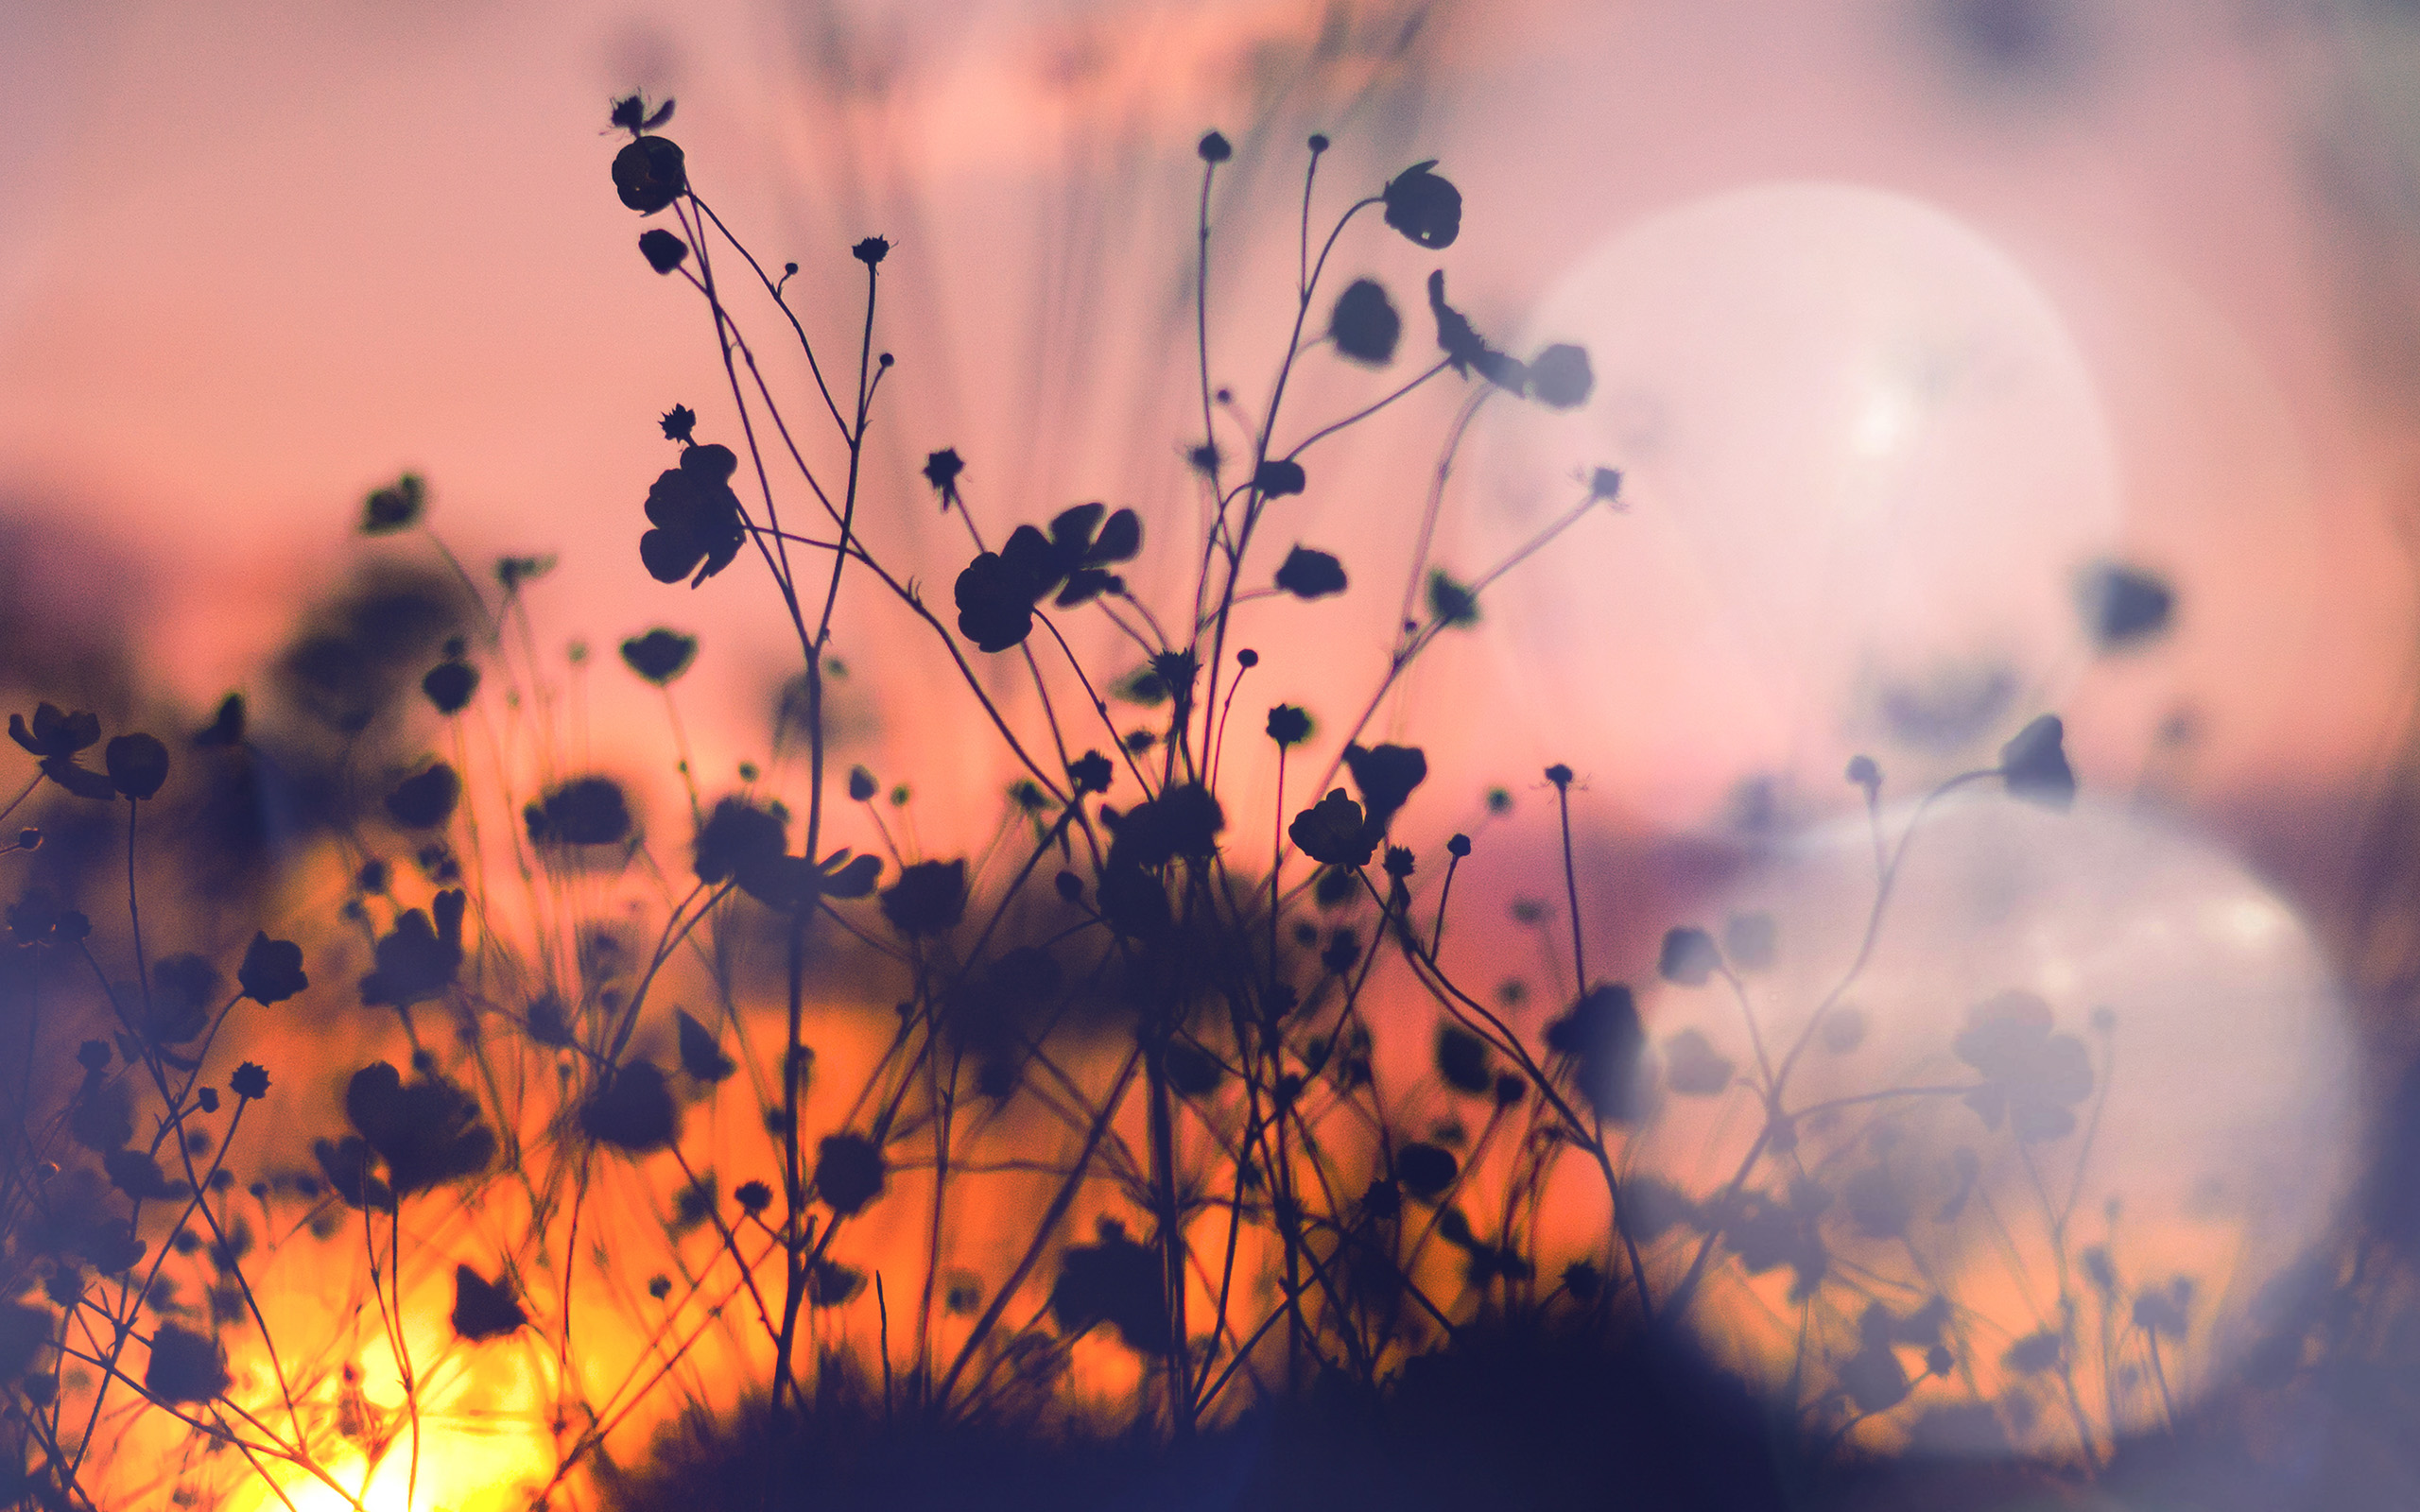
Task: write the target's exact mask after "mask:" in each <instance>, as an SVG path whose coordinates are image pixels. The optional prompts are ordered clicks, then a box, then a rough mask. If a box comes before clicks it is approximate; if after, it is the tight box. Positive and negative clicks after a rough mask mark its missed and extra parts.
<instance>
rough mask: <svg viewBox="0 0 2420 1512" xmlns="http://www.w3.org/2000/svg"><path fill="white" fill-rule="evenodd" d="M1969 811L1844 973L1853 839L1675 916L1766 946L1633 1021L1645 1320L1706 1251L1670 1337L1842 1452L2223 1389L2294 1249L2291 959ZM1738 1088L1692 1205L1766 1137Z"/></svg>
mask: <svg viewBox="0 0 2420 1512" xmlns="http://www.w3.org/2000/svg"><path fill="white" fill-rule="evenodd" d="M1979 786H1980V784H1978V788H1979ZM1969 791H1970V793H1971V796H1964V797H1959V798H1953V799H1947V800H1945V801H1944V802H1942V803H1939V804H1936V805H1934V806H1933V807H1931V808H1930V809H1929V810H1928V811H1927V813H1926V814H1925V815H1924V816H1923V818H1922V821H1921V823H1920V825H1919V826H1918V828H1917V829H1916V831H1915V833H1914V835H1913V839H1912V841H1911V842H1910V845H1909V847H1908V849H1907V851H1906V852H1905V859H1904V861H1903V862H1902V863H1901V864H1900V865H1899V868H1898V870H1897V872H1896V874H1895V877H1894V879H1893V887H1892V890H1891V893H1890V896H1889V900H1888V902H1887V905H1886V906H1885V907H1884V908H1883V910H1882V911H1881V913H1880V915H1879V922H1878V924H1876V926H1875V929H1874V934H1873V939H1872V948H1871V951H1870V954H1868V955H1867V957H1866V959H1865V961H1864V963H1863V965H1862V966H1861V967H1858V968H1857V969H1856V970H1855V971H1854V975H1853V977H1852V976H1851V971H1852V967H1853V965H1854V963H1855V962H1856V961H1857V957H1858V950H1859V947H1860V943H1861V942H1862V941H1863V940H1864V939H1865V936H1866V932H1867V928H1868V922H1869V919H1870V918H1872V917H1873V903H1874V899H1875V897H1876V876H1877V869H1878V852H1877V843H1876V834H1875V833H1874V831H1873V830H1872V829H1871V828H1870V827H1869V826H1868V825H1867V824H1866V823H1865V822H1864V821H1863V820H1862V819H1859V820H1858V821H1854V822H1842V823H1839V824H1834V825H1830V826H1827V827H1824V828H1823V829H1820V830H1818V831H1816V832H1814V833H1810V834H1808V835H1806V837H1805V838H1804V839H1802V840H1800V841H1798V842H1796V843H1794V844H1790V845H1788V846H1785V847H1783V848H1781V849H1780V850H1778V851H1776V852H1775V853H1774V854H1773V856H1772V859H1771V860H1770V861H1769V862H1768V863H1767V864H1766V865H1765V866H1764V867H1763V868H1761V869H1760V870H1758V871H1757V872H1755V874H1753V875H1751V876H1749V877H1747V878H1746V879H1744V880H1743V881H1741V882H1740V883H1739V884H1738V885H1737V887H1736V888H1734V889H1733V890H1732V891H1731V892H1730V894H1729V895H1728V896H1727V897H1725V898H1724V899H1722V900H1721V901H1720V904H1719V905H1718V906H1717V907H1716V908H1715V909H1713V910H1711V911H1710V913H1709V916H1708V917H1707V918H1706V919H1705V926H1706V927H1707V929H1708V931H1709V933H1710V934H1711V935H1712V936H1714V938H1715V939H1716V940H1718V941H1720V940H1722V939H1724V937H1725V936H1726V922H1727V920H1729V919H1734V918H1742V919H1759V918H1762V919H1770V920H1771V922H1772V931H1771V936H1770V937H1771V941H1772V949H1771V955H1770V959H1769V960H1766V959H1764V958H1763V957H1762V956H1761V954H1760V953H1759V952H1758V951H1757V950H1756V949H1755V946H1756V944H1757V943H1758V940H1757V936H1758V935H1759V933H1760V930H1759V927H1758V926H1755V925H1754V924H1753V923H1752V924H1750V925H1748V926H1744V927H1745V928H1746V930H1747V933H1746V934H1744V935H1740V934H1732V935H1731V936H1730V937H1731V940H1732V944H1733V949H1732V950H1731V951H1730V953H1729V954H1730V964H1729V965H1728V966H1727V967H1726V968H1723V969H1719V970H1717V971H1715V972H1714V973H1713V974H1712V975H1711V976H1709V977H1708V978H1707V979H1706V980H1705V982H1704V983H1703V985H1698V986H1688V985H1683V984H1681V983H1677V982H1673V981H1665V982H1662V983H1660V984H1659V985H1658V986H1657V987H1655V988H1653V989H1651V990H1648V991H1645V992H1643V993H1642V994H1641V998H1640V1008H1641V1012H1642V1015H1643V1017H1644V1020H1645V1022H1646V1025H1647V1032H1648V1038H1649V1043H1650V1046H1651V1054H1650V1056H1649V1057H1648V1072H1647V1074H1648V1075H1649V1076H1651V1078H1652V1085H1653V1091H1652V1092H1651V1094H1650V1096H1649V1099H1648V1101H1649V1106H1650V1107H1651V1109H1652V1111H1651V1114H1650V1115H1649V1116H1648V1117H1647V1118H1646V1120H1645V1121H1644V1122H1643V1124H1642V1125H1641V1126H1640V1127H1639V1128H1638V1130H1637V1132H1636V1133H1635V1134H1634V1138H1633V1140H1632V1142H1631V1144H1630V1146H1629V1152H1628V1159H1629V1161H1630V1165H1631V1170H1632V1175H1633V1178H1634V1182H1637V1183H1640V1185H1639V1186H1638V1187H1637V1190H1638V1191H1639V1192H1640V1193H1642V1194H1656V1195H1655V1196H1654V1197H1653V1200H1654V1201H1656V1202H1661V1203H1663V1204H1664V1205H1665V1207H1666V1211H1664V1212H1663V1213H1662V1214H1661V1215H1660V1217H1661V1219H1662V1220H1664V1221H1665V1222H1667V1223H1668V1227H1667V1228H1665V1229H1663V1231H1661V1232H1659V1233H1658V1234H1657V1235H1656V1236H1655V1238H1654V1240H1653V1241H1652V1243H1651V1246H1650V1269H1651V1274H1652V1275H1654V1276H1656V1277H1658V1278H1659V1279H1660V1280H1661V1282H1662V1284H1663V1286H1664V1288H1665V1289H1666V1290H1667V1291H1668V1292H1669V1290H1670V1289H1671V1288H1673V1287H1674V1286H1676V1285H1677V1284H1678V1283H1679V1278H1680V1277H1681V1276H1682V1275H1683V1274H1685V1271H1686V1270H1687V1268H1688V1267H1689V1265H1690V1264H1691V1263H1693V1262H1694V1261H1695V1260H1696V1257H1697V1255H1698V1252H1699V1250H1700V1249H1701V1248H1702V1247H1703V1245H1704V1241H1705V1236H1706V1235H1707V1234H1708V1233H1710V1232H1715V1231H1718V1230H1722V1231H1723V1236H1722V1238H1721V1240H1720V1242H1719V1243H1718V1244H1717V1246H1716V1247H1715V1248H1714V1250H1713V1251H1712V1252H1711V1253H1712V1256H1713V1260H1712V1263H1711V1264H1710V1266H1709V1268H1708V1271H1707V1277H1706V1280H1705V1282H1704V1284H1703V1291H1702V1292H1701V1293H1700V1294H1699V1297H1698V1299H1697V1300H1696V1301H1695V1302H1694V1303H1693V1304H1692V1307H1691V1310H1690V1314H1689V1316H1690V1320H1691V1322H1692V1323H1693V1324H1695V1325H1696V1326H1697V1328H1698V1329H1699V1330H1700V1331H1701V1333H1702V1336H1703V1337H1704V1338H1706V1339H1707V1340H1708V1341H1709V1343H1710V1344H1711V1345H1712V1347H1713V1348H1714V1349H1716V1351H1717V1352H1718V1353H1719V1354H1720V1355H1722V1356H1723V1357H1725V1358H1726V1359H1728V1360H1729V1361H1731V1362H1732V1363H1734V1364H1736V1365H1738V1366H1741V1367H1743V1368H1745V1369H1747V1370H1748V1371H1749V1372H1750V1373H1752V1374H1754V1375H1757V1376H1761V1377H1762V1378H1763V1379H1765V1380H1766V1381H1767V1382H1768V1383H1783V1382H1786V1381H1789V1382H1794V1383H1796V1386H1797V1389H1798V1390H1799V1393H1800V1396H1801V1399H1802V1401H1803V1402H1805V1403H1808V1404H1816V1405H1817V1407H1818V1410H1823V1411H1826V1412H1829V1413H1831V1414H1834V1415H1836V1416H1855V1417H1858V1418H1859V1423H1858V1432H1859V1433H1860V1434H1861V1435H1863V1436H1864V1437H1865V1439H1866V1440H1867V1441H1868V1442H1869V1443H1872V1444H1875V1445H1876V1446H1893V1445H1904V1444H1910V1443H1913V1444H1915V1445H1917V1446H1919V1447H1923V1448H1928V1449H1950V1450H1956V1449H1968V1450H1984V1449H1990V1450H1998V1449H2003V1448H2014V1449H2021V1450H2027V1451H2050V1452H2066V1451H2071V1450H2073V1449H2075V1448H2077V1447H2078V1446H2079V1445H2083V1444H2091V1445H2096V1446H2099V1447H2100V1448H2102V1449H2104V1450H2105V1448H2106V1446H2107V1445H2108V1444H2109V1443H2111V1442H2112V1441H2113V1440H2114V1439H2115V1438H2116V1437H2118V1436H2122V1435H2127V1434H2130V1433H2134V1432H2138V1431H2141V1430H2144V1429H2147V1428H2150V1427H2152V1426H2155V1425H2158V1424H2161V1423H2164V1422H2165V1421H2167V1420H2168V1418H2169V1414H2170V1413H2177V1412H2183V1411H2185V1410H2187V1409H2188V1408H2189V1407H2190V1406H2191V1405H2192V1404H2193V1402H2195V1401H2197V1400H2201V1399H2202V1398H2204V1396H2205V1395H2206V1394H2207V1393H2209V1392H2211V1391H2213V1390H2215V1389H2218V1388H2221V1387H2222V1386H2223V1385H2225V1384H2226V1383H2229V1382H2230V1381H2233V1380H2236V1379H2238V1376H2239V1372H2240V1368H2241V1366H2242V1364H2243V1362H2244V1360H2245V1358H2246V1356H2247V1354H2248V1353H2249V1352H2250V1351H2251V1350H2252V1349H2255V1348H2256V1345H2257V1343H2258V1342H2259V1339H2260V1336H2261V1330H2262V1318H2263V1314H2262V1307H2263V1302H2262V1294H2263V1290H2264V1288H2267V1287H2269V1286H2270V1285H2271V1283H2272V1282H2273V1281H2275V1280H2277V1279H2278V1278H2279V1277H2281V1276H2283V1275H2286V1274H2288V1273H2289V1272H2290V1269H2291V1268H2292V1267H2293V1266H2294V1265H2295V1263H2297V1262H2298V1261H2299V1260H2301V1259H2303V1258H2304V1257H2305V1256H2306V1255H2308V1253H2310V1252H2311V1250H2312V1248H2313V1246H2316V1245H2318V1244H2319V1243H2320V1242H2322V1241H2323V1240H2324V1239H2325V1237H2326V1236H2327V1234H2328V1233H2329V1231H2330V1228H2331V1225H2332V1224H2333V1223H2334V1222H2335V1221H2336V1219H2337V1216H2338V1213H2339V1210H2340V1208H2341V1206H2342V1203H2343V1202H2344V1200H2345V1198H2346V1196H2347V1194H2348V1193H2349V1191H2350V1190H2351V1186H2352V1182H2353V1180H2354V1177H2355V1162H2356V1156H2357V1143H2356V1141H2357V1131H2358V1127H2359V1118H2360V1109H2359V1106H2358V1103H2359V1095H2358V1091H2357V1078H2356V1061H2355V1056H2354V1049H2353V1044H2352V1040H2351V1038H2350V1035H2349V1032H2348V1028H2347V1025H2346V1023H2345V1021H2344V1018H2343V1014H2342V1007H2341V1005H2340V1000H2339V998H2338V995H2337V993H2336V991H2335V988H2334V986H2333V984H2332V979H2331V974H2330V972H2329V971H2328V969H2327V967H2326V965H2325V961H2324V960H2323V958H2322V955H2321V953H2320V950H2319V948H2318V946H2317V945H2316V944H2315V942H2314V941H2313V939H2312V937H2311V936H2310V934H2309V932H2308V929H2307V928H2306V927H2305V926H2304V924H2303V923H2302V922H2301V920H2300V919H2297V917H2296V916H2295V914H2294V912H2293V910H2292V909H2291V908H2290V907H2289V906H2288V905H2287V904H2286V903H2284V902H2281V901H2280V900H2279V898H2278V897H2277V896H2276V895H2275V894H2274V893H2273V892H2272V891H2271V890H2269V889H2268V888H2267V887H2265V886H2263V885H2261V884H2260V882H2259V881H2258V880H2257V879H2256V878H2255V877H2253V876H2252V875H2250V874H2249V873H2248V872H2246V871H2245V870H2244V868H2242V867H2240V866H2239V865H2238V864H2237V863H2236V862H2235V861H2233V860H2232V859H2230V858H2229V857H2228V856H2227V855H2225V854H2224V853H2222V852H2221V851H2219V850H2217V849H2216V848H2214V847H2212V846H2210V845H2209V844H2207V843H2205V842H2204V841H2202V840H2199V839H2196V838H2194V837H2193V836H2191V835H2189V834H2186V833H2179V832H2177V831H2174V830H2171V829H2168V828H2165V827H2163V826H2162V825H2160V824H2157V823H2154V822H2152V821H2149V820H2146V819H2144V818H2142V817H2140V816H2136V815H2134V814H2131V813H2128V812H2125V811H2123V810H2120V809H2118V808H2115V807H2109V806H2103V805H2098V804H2094V803H2091V802H2089V801H2086V802H2083V803H2080V804H2079V805H2078V807H2077V808H2076V809H2075V810H2074V811H2073V812H2072V813H2065V814H2062V813H2056V812H2051V811H2048V810H2046V809H2042V808H2038V807H2035V806H2032V805H2029V804H2026V803H2022V802H2019V801H2017V800H2015V799H2010V798H2007V797H2005V796H2002V795H2000V794H1999V793H1997V792H1996V791H1994V792H1984V791H1979V790H1973V789H1970V790H1969ZM1908 818H1909V813H1908V810H1907V809H1906V808H1899V809H1895V810H1893V811H1890V812H1887V813H1886V814H1885V816H1884V819H1883V823H1882V837H1883V838H1882V851H1885V852H1887V851H1889V850H1890V849H1892V848H1894V847H1896V845H1897V843H1898V837H1899V835H1900V834H1901V833H1904V827H1905V826H1906V824H1907V822H1908ZM1726 971H1727V972H1728V973H1729V974H1727V975H1726ZM1689 974H1691V973H1689V972H1687V971H1684V972H1683V973H1682V975H1683V976H1687V975H1689ZM1844 979H1845V986H1843V985H1842V984H1843V982H1844ZM1735 983H1736V984H1737V985H1736V988H1735V986H1734V984H1735ZM1827 1003H1829V1004H1830V1006H1829V1007H1828V1008H1827V1007H1825V1006H1824V1005H1826V1004H1827ZM1750 1014H1753V1015H1754V1018H1755V1022H1756V1026H1757V1031H1758V1033H1759V1034H1760V1036H1761V1038H1762V1040H1763V1044H1764V1052H1763V1056H1762V1057H1761V1059H1760V1057H1759V1055H1758V1053H1757V1051H1756V1048H1755V1041H1754V1040H1752V1039H1751V1036H1750V1031H1749V1026H1748V1018H1749V1015H1750ZM1793 1050H1795V1051H1796V1056H1795V1058H1794V1059H1793V1058H1792V1052H1793ZM1760 1064H1763V1065H1771V1066H1772V1067H1773V1068H1774V1071H1775V1073H1776V1074H1781V1075H1782V1091H1781V1093H1780V1097H1779V1103H1780V1106H1781V1107H1782V1108H1784V1109H1785V1110H1786V1111H1787V1112H1788V1113H1789V1115H1791V1116H1790V1117H1789V1119H1788V1120H1786V1121H1785V1125H1786V1128H1787V1132H1786V1133H1784V1134H1782V1135H1781V1136H1780V1137H1779V1138H1770V1137H1769V1138H1767V1140H1766V1142H1765V1144H1764V1147H1763V1150H1762V1153H1761V1154H1760V1155H1759V1156H1758V1157H1757V1159H1756V1161H1755V1165H1754V1166H1753V1168H1752V1169H1751V1170H1750V1173H1749V1175H1748V1177H1747V1178H1746V1179H1745V1180H1744V1181H1742V1182H1739V1183H1738V1185H1737V1190H1736V1194H1734V1195H1733V1196H1731V1198H1730V1199H1729V1202H1728V1204H1727V1205H1726V1202H1725V1194H1726V1193H1731V1192H1733V1190H1734V1189H1733V1186H1732V1183H1733V1182H1734V1180H1735V1178H1736V1176H1737V1172H1738V1170H1739V1169H1740V1166H1741V1163H1742V1161H1743V1160H1746V1159H1747V1157H1748V1155H1749V1153H1750V1151H1751V1150H1752V1148H1754V1147H1755V1146H1756V1145H1757V1143H1758V1140H1759V1135H1760V1131H1762V1130H1764V1129H1765V1128H1766V1126H1767V1125H1768V1123H1769V1119H1768V1117H1767V1112H1766V1109H1767V1108H1768V1107H1769V1106H1770V1104H1769V1103H1768V1101H1767V1099H1766V1097H1765V1094H1764V1091H1762V1089H1763V1087H1764V1086H1766V1085H1769V1084H1768V1083H1767V1082H1766V1081H1765V1074H1764V1073H1763V1072H1762V1071H1761V1070H1760ZM1784 1068H1786V1074H1785V1072H1784ZM1718 1087H1719V1088H1720V1090H1717V1089H1718ZM1793 1141H1794V1143H1793ZM1676 1213H1679V1214H1682V1215H1683V1216H1681V1217H1680V1218H1678V1219H1675V1216H1674V1215H1675V1214H1676ZM1759 1223H1761V1224H1762V1225H1764V1232H1763V1234H1762V1236H1761V1242H1762V1244H1763V1246H1764V1252H1763V1253H1756V1252H1755V1251H1756V1250H1757V1249H1758V1244H1759V1242H1760V1241H1759V1236H1758V1235H1756V1234H1755V1233H1753V1232H1750V1231H1749V1230H1750V1229H1754V1228H1755V1225H1756V1224H1759ZM1726 1224H1727V1225H1731V1226H1732V1227H1731V1228H1729V1229H1725V1226H1726ZM1776 1245H1778V1246H1779V1248H1778V1250H1776V1249H1775V1248H1774V1246H1776ZM1776 1254H1778V1255H1779V1256H1780V1258H1779V1259H1776V1258H1775V1255H1776ZM1936 1299H1939V1300H1936ZM1877 1308H1878V1309H1880V1312H1879V1313H1876V1309H1877ZM1889 1319H1897V1320H1902V1322H1903V1323H1904V1326H1901V1325H1900V1324H1892V1325H1890V1326H1891V1327H1893V1328H1895V1329H1896V1332H1892V1333H1891V1334H1890V1335H1889V1336H1888V1337H1884V1338H1881V1339H1879V1340H1877V1338H1876V1331H1877V1330H1878V1329H1881V1328H1883V1327H1884V1320H1889ZM1928 1319H1929V1320H1930V1322H1931V1324H1933V1325H1934V1326H1936V1327H1937V1329H1938V1332H1937V1333H1934V1334H1931V1335H1927V1320H1928ZM1936 1344H1937V1345H1939V1346H1940V1347H1941V1349H1942V1350H1943V1351H1945V1352H1944V1353H1942V1354H1940V1355H1937V1356H1933V1357H1932V1358H1931V1360H1930V1362H1929V1363H1928V1361H1927V1354H1928V1351H1929V1350H1930V1349H1931V1347H1932V1346H1933V1345H1936ZM1793 1372H1794V1374H1793ZM1928 1372H1929V1373H1928ZM1902 1376H1903V1377H1904V1384H1905V1386H1906V1388H1907V1389H1906V1392H1905V1395H1904V1396H1900V1395H1898V1394H1897V1393H1898V1388H1899V1385H1900V1384H1901V1381H1900V1380H1899V1379H1898V1378H1899V1377H1902ZM1827 1392H1829V1393H1832V1394H1833V1395H1832V1396H1831V1397H1830V1398H1829V1399H1826V1397H1825V1393H1827Z"/></svg>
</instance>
